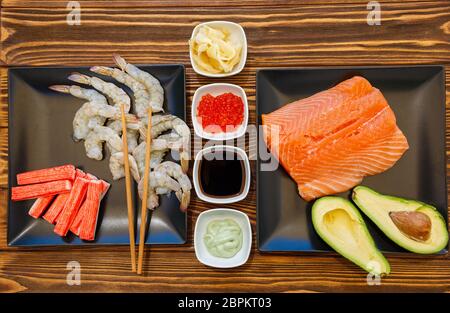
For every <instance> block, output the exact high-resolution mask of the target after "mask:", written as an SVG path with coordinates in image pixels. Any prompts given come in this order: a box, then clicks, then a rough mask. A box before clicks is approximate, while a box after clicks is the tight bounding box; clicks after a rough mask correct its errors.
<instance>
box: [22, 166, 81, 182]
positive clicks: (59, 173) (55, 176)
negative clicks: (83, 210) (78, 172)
mask: <svg viewBox="0 0 450 313" xmlns="http://www.w3.org/2000/svg"><path fill="white" fill-rule="evenodd" d="M74 179H75V166H73V165H61V166H56V167H51V168H44V169H40V170H35V171H29V172H24V173H20V174H17V184H19V185H28V184H38V183H45V182H49V181H55V180H71V181H73V180H74Z"/></svg>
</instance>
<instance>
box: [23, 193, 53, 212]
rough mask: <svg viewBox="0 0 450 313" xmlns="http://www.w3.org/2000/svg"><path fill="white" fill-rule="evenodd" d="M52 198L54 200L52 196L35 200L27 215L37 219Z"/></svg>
mask: <svg viewBox="0 0 450 313" xmlns="http://www.w3.org/2000/svg"><path fill="white" fill-rule="evenodd" d="M53 198H55V196H54V195H53V196H48V197H41V198H37V199H36V201H34V203H33V205H32V206H31V208H30V210H29V211H28V214H29V215H30V216H32V217H34V218H39V217H40V216H41V215H42V213H44V211H45V210H46V209H47V208H48V206H49V205H50V202H52V200H53Z"/></svg>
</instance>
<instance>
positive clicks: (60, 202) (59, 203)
mask: <svg viewBox="0 0 450 313" xmlns="http://www.w3.org/2000/svg"><path fill="white" fill-rule="evenodd" d="M67 198H69V193H62V194H59V195H57V196H56V199H55V201H53V203H52V204H51V205H50V207H49V208H48V210H47V212H45V214H44V216H43V218H44V220H46V221H47V222H49V223H50V224H55V222H56V219H57V218H58V216H59V214H60V213H61V211H62V210H63V209H64V205H65V204H66V201H67Z"/></svg>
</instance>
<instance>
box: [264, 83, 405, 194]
mask: <svg viewBox="0 0 450 313" xmlns="http://www.w3.org/2000/svg"><path fill="white" fill-rule="evenodd" d="M262 123H263V125H264V139H265V141H266V144H267V146H268V147H269V149H270V151H271V152H272V154H273V155H274V156H275V157H277V158H278V160H279V162H280V163H281V165H282V166H283V167H284V168H285V169H286V171H287V172H288V173H289V175H290V176H291V177H292V178H293V179H294V180H295V182H296V183H297V185H298V191H299V193H300V196H301V197H302V198H303V199H305V200H307V201H309V200H312V199H315V198H318V197H322V196H325V195H330V194H335V193H339V192H343V191H347V190H349V189H351V188H352V187H354V186H356V185H358V184H359V183H360V182H361V180H362V179H363V178H364V177H365V176H368V175H375V174H378V173H381V172H384V171H386V170H387V169H389V168H390V167H392V166H393V165H394V164H395V162H397V160H399V159H400V158H401V156H402V155H403V153H405V151H406V150H407V149H408V142H407V140H406V138H405V136H404V135H403V133H402V132H401V130H400V129H399V128H398V127H397V123H396V119H395V115H394V112H393V111H392V109H391V108H390V107H389V105H388V103H387V101H386V99H385V98H384V96H383V94H382V93H381V92H380V91H379V90H378V89H376V88H374V87H373V86H372V85H371V84H370V83H369V82H368V81H367V80H366V79H365V78H363V77H359V76H355V77H353V78H350V79H348V80H346V81H344V82H342V83H340V84H338V85H336V86H334V87H332V88H330V89H328V90H325V91H322V92H319V93H317V94H315V95H313V96H311V97H309V98H306V99H301V100H298V101H295V102H292V103H290V104H287V105H285V106H283V107H281V108H280V109H278V110H276V111H274V112H272V113H270V114H263V115H262Z"/></svg>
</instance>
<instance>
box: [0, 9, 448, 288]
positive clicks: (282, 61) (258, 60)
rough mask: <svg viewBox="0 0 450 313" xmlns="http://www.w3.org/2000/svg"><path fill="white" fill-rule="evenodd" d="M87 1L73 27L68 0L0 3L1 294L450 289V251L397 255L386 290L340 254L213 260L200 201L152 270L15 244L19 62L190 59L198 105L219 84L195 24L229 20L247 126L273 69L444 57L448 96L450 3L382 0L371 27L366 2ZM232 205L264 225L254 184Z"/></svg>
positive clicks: (159, 250) (152, 251)
mask: <svg viewBox="0 0 450 313" xmlns="http://www.w3.org/2000/svg"><path fill="white" fill-rule="evenodd" d="M79 2H80V4H81V25H79V26H68V25H67V23H66V14H67V13H68V12H69V11H68V10H67V9H66V5H67V1H60V0H3V1H2V4H1V15H0V19H1V54H0V66H1V67H0V88H1V98H0V109H1V110H0V187H1V189H0V291H2V292H16V291H34V292H36V291H47V292H50V291H51V292H56V291H64V292H79V291H83V292H92V291H112V292H119V291H131V292H134V291H137V292H186V291H189V292H199V291H209V292H227V291H253V292H257V291H259V292H316V291H326V292H343V291H353V292H362V291H372V292H380V291H383V292H388V291H405V292H413V291H434V292H443V291H446V292H450V257H449V256H448V255H447V256H428V257H420V256H414V255H402V256H395V255H388V259H389V261H390V262H391V266H392V274H391V275H390V276H389V277H387V278H383V279H382V281H381V285H380V286H368V285H367V282H366V274H365V273H364V272H363V271H361V270H360V269H358V268H357V267H356V266H354V265H353V264H351V263H349V262H347V261H346V260H344V259H343V258H342V257H340V256H337V255H336V254H334V253H328V254H320V255H318V254H316V255H315V254H309V253H308V254H304V253H297V254H292V253H289V254H281V253H278V254H263V253H260V252H258V251H257V250H256V248H255V247H256V245H255V241H254V242H253V247H254V248H253V251H252V254H251V257H250V259H249V261H248V263H247V264H245V265H244V266H242V267H240V268H237V269H233V270H216V269H211V268H208V267H206V266H203V265H202V264H200V263H199V262H198V261H197V260H196V258H195V254H194V248H193V244H192V231H193V224H194V222H195V220H196V217H197V215H198V214H199V213H200V212H202V211H204V210H205V209H208V208H212V207H214V205H209V204H206V203H204V202H202V201H200V200H198V199H197V198H196V197H194V198H193V200H192V205H191V208H190V211H189V218H188V220H189V227H188V232H189V237H188V243H187V244H186V245H182V246H154V247H151V248H148V247H147V250H146V256H147V259H146V261H145V265H144V272H145V275H144V276H137V275H135V274H133V273H131V272H130V263H129V250H128V247H125V246H122V247H83V248H62V247H58V248H41V249H18V248H9V247H7V244H6V228H7V224H6V219H7V188H8V184H7V172H8V171H7V157H8V152H7V151H8V143H7V133H8V130H7V126H8V113H7V110H8V108H7V106H8V105H7V103H8V94H7V88H8V86H7V75H8V74H7V73H8V67H11V66H18V65H27V66H41V65H110V64H111V63H112V61H111V55H112V53H114V52H118V53H120V54H121V55H123V56H125V57H126V58H127V60H129V61H131V62H132V63H148V64H153V63H182V64H185V65H186V75H187V95H188V103H189V102H190V100H191V98H192V95H193V92H194V91H195V89H196V88H197V87H199V86H201V85H203V84H207V83H210V82H213V81H215V80H213V79H208V78H205V77H201V76H198V75H196V74H195V73H194V71H193V70H192V68H191V66H190V62H189V55H188V45H187V40H188V38H189V36H190V34H191V31H192V29H193V27H194V26H195V25H196V24H197V23H199V22H202V21H208V20H230V21H234V22H238V23H240V24H241V25H242V26H243V27H244V28H245V30H246V34H247V39H248V44H249V53H248V59H247V65H246V67H245V69H244V71H243V72H242V73H241V74H239V75H237V76H234V77H231V78H226V79H223V80H222V81H225V82H230V83H235V84H239V85H240V86H242V87H243V88H244V89H245V91H246V92H247V95H248V96H249V104H250V123H255V121H256V116H255V71H256V69H258V68H264V67H299V66H303V67H305V66H329V65H334V66H338V65H339V66H341V65H346V66H351V65H393V64H444V65H446V76H447V105H449V104H450V85H448V84H449V83H450V40H449V39H450V2H449V1H445V0H440V1H414V0H410V1H407V2H405V1H391V0H389V1H381V2H382V3H381V9H382V22H381V25H380V26H369V25H368V24H367V23H366V16H367V13H368V10H367V9H366V5H367V2H366V1H360V0H339V1H327V0H317V1H313V0H307V1H298V3H297V2H296V1H277V0H272V1H269V0H267V1H265V0H256V1H252V2H250V1H231V0H222V1H220V0H195V1H185V2H184V3H181V2H180V3H177V1H175V0H158V1H143V0H134V1H121V0H118V1H110V0H96V1H87V0H82V1H79ZM300 2H301V4H300ZM327 2H329V3H327ZM331 3H333V4H331ZM337 3H340V4H337ZM188 109H189V108H188ZM448 112H449V111H448ZM447 118H449V117H448V116H447ZM188 122H189V124H191V120H190V117H188ZM449 122H450V121H449ZM254 170H255V168H254V167H253V172H254ZM229 207H231V208H236V209H240V210H242V211H244V212H245V213H247V214H248V215H249V216H250V218H251V221H252V227H253V230H255V229H256V225H255V217H256V212H255V209H256V208H255V181H253V183H252V186H251V191H250V193H249V195H248V197H247V199H246V200H245V201H242V202H240V203H237V204H234V205H229ZM72 260H76V261H78V262H80V264H81V275H82V276H81V278H82V284H81V286H69V285H67V284H66V275H67V273H68V271H67V269H66V265H67V263H68V262H69V261H72Z"/></svg>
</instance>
